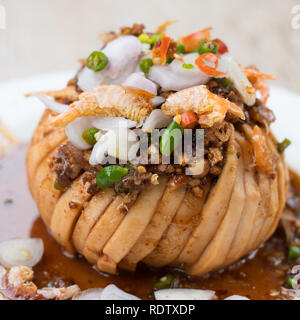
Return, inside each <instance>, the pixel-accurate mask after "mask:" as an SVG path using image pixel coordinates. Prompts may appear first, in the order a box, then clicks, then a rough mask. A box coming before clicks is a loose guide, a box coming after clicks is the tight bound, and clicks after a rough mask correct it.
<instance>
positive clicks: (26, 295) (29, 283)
mask: <svg viewBox="0 0 300 320" xmlns="http://www.w3.org/2000/svg"><path fill="white" fill-rule="evenodd" d="M1 270H2V273H1ZM3 270H4V271H3ZM0 273H1V274H2V280H1V274H0V289H2V290H4V291H5V292H6V291H8V292H9V293H10V297H6V296H5V295H4V293H1V292H0V300H1V299H2V300H7V299H15V298H22V299H33V300H69V299H71V298H72V297H73V296H75V295H77V294H78V293H79V292H80V289H79V287H78V286H77V285H73V286H70V287H66V288H48V287H47V288H43V289H38V288H37V286H36V285H35V284H34V283H33V276H34V273H33V270H32V269H31V268H28V267H23V266H18V267H13V268H11V269H10V270H9V271H6V270H5V269H4V268H2V267H1V266H0Z"/></svg>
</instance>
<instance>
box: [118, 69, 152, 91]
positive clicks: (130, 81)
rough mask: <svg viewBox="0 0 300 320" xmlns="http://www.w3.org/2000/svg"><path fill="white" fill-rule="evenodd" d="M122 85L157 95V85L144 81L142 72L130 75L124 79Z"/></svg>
mask: <svg viewBox="0 0 300 320" xmlns="http://www.w3.org/2000/svg"><path fill="white" fill-rule="evenodd" d="M122 85H123V86H125V87H133V88H137V89H141V90H144V91H147V92H149V93H151V94H153V95H154V96H156V95H157V85H156V84H155V83H154V82H152V81H151V80H148V79H146V78H145V75H144V73H143V72H135V73H132V74H131V75H130V76H129V77H128V78H126V80H125V81H124V82H123V83H122Z"/></svg>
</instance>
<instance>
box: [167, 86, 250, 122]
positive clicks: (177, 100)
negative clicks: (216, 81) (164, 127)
mask: <svg viewBox="0 0 300 320" xmlns="http://www.w3.org/2000/svg"><path fill="white" fill-rule="evenodd" d="M162 111H163V113H164V114H166V115H167V116H176V115H177V114H183V113H184V112H187V111H193V112H195V113H197V114H198V115H199V124H200V125H202V126H203V127H205V128H209V127H212V126H214V125H215V124H220V123H222V122H223V121H224V119H225V116H226V113H227V112H228V111H229V112H231V113H232V114H233V115H235V116H237V117H238V118H241V119H243V120H244V119H245V115H244V112H243V111H242V109H241V108H240V107H238V106H237V105H236V104H234V103H232V102H230V101H229V100H226V99H224V98H222V97H220V96H218V95H215V94H213V93H212V92H210V91H209V90H208V89H207V87H206V86H204V85H202V86H196V87H192V88H188V89H185V90H181V91H179V92H177V93H174V94H172V95H170V96H169V98H168V99H167V101H166V103H164V104H163V106H162Z"/></svg>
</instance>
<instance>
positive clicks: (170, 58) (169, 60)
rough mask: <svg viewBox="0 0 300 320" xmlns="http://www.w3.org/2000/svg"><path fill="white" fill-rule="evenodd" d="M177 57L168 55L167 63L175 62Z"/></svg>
mask: <svg viewBox="0 0 300 320" xmlns="http://www.w3.org/2000/svg"><path fill="white" fill-rule="evenodd" d="M174 59H175V58H172V57H167V61H166V62H167V64H170V63H171V62H173V60H174Z"/></svg>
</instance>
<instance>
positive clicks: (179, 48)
mask: <svg viewBox="0 0 300 320" xmlns="http://www.w3.org/2000/svg"><path fill="white" fill-rule="evenodd" d="M176 53H178V54H180V53H186V51H185V47H184V45H183V44H181V43H178V44H177V50H176Z"/></svg>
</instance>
